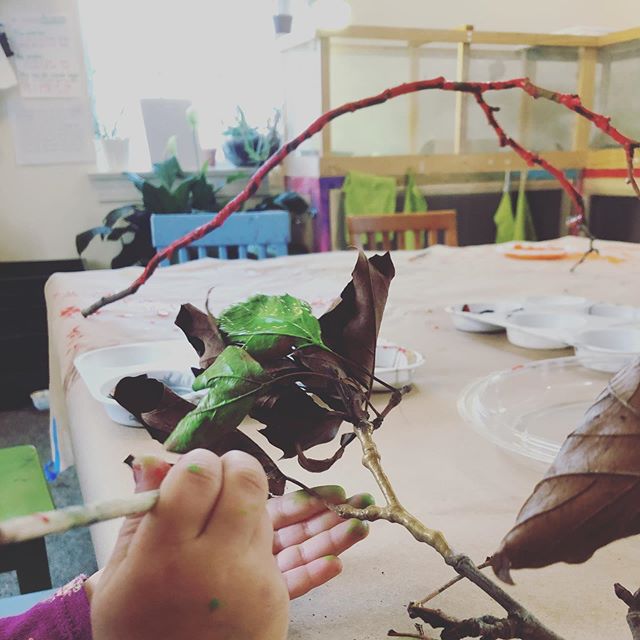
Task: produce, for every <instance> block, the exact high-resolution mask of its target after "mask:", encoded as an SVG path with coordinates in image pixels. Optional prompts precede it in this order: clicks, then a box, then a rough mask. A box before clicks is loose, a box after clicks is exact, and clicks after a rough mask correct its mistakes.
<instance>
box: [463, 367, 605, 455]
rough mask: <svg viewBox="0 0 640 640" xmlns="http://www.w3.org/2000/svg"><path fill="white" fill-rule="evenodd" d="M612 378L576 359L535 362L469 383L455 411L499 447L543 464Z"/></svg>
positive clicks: (556, 450) (555, 451) (553, 453)
mask: <svg viewBox="0 0 640 640" xmlns="http://www.w3.org/2000/svg"><path fill="white" fill-rule="evenodd" d="M611 375H612V374H611V373H604V372H601V371H595V370H594V369H592V368H587V367H585V366H583V364H582V363H581V362H579V361H578V358H554V359H552V360H539V361H536V362H531V363H529V364H525V365H519V366H516V367H513V368H512V369H508V370H505V371H499V372H497V373H493V374H491V375H489V376H487V377H486V378H483V379H481V380H477V381H475V382H473V383H472V384H470V385H469V386H467V387H466V388H465V389H464V390H463V391H462V393H461V394H460V397H459V398H458V411H459V412H460V415H462V417H463V418H464V419H465V420H466V421H467V422H469V424H470V425H471V426H472V427H473V429H474V430H475V431H477V432H478V433H480V434H481V435H483V436H484V437H485V438H487V439H488V440H490V441H491V442H493V443H495V444H497V445H498V446H499V447H501V448H502V449H505V450H507V451H511V452H513V453H517V454H520V455H522V456H525V457H527V458H530V459H532V460H537V461H539V462H544V463H547V464H548V463H550V462H552V461H553V459H554V458H555V456H556V454H557V453H558V450H559V449H560V446H561V445H562V443H563V441H564V439H565V438H566V437H567V436H568V435H569V433H571V432H572V431H573V430H574V429H576V428H577V427H578V426H579V424H580V422H581V421H582V417H583V415H584V413H585V411H586V410H587V409H588V408H589V407H590V406H591V405H592V404H593V402H594V401H595V399H596V398H597V397H598V395H599V394H600V392H601V391H602V390H603V389H604V388H605V387H606V386H607V382H608V381H609V379H610V378H611Z"/></svg>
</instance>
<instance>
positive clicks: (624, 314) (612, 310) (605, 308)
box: [589, 302, 640, 320]
mask: <svg viewBox="0 0 640 640" xmlns="http://www.w3.org/2000/svg"><path fill="white" fill-rule="evenodd" d="M589 314H590V315H592V316H599V317H601V318H620V319H621V320H634V319H635V318H638V319H640V309H636V307H630V306H628V305H623V304H609V303H607V302H600V303H598V304H592V305H591V306H590V307H589Z"/></svg>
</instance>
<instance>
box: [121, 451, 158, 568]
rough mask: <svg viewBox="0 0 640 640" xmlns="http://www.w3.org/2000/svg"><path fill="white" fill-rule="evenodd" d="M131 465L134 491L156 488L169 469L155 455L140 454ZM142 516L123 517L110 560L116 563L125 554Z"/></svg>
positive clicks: (140, 491)
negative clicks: (134, 484)
mask: <svg viewBox="0 0 640 640" xmlns="http://www.w3.org/2000/svg"><path fill="white" fill-rule="evenodd" d="M131 466H132V469H133V479H134V481H135V483H136V488H135V492H136V493H142V492H143V491H151V490H152V489H157V488H158V487H159V486H160V484H161V483H162V480H163V479H164V477H165V476H166V475H167V473H168V472H169V469H171V465H170V464H168V463H167V462H164V460H161V459H160V458H156V457H155V456H140V457H138V458H136V459H135V460H134V461H133V464H132V465H131ZM143 517H144V514H140V515H135V516H129V517H128V518H125V521H124V523H123V525H122V527H121V529H120V533H119V534H118V539H117V540H116V544H115V547H114V549H113V552H112V554H111V560H110V561H111V562H113V563H115V564H117V563H119V562H120V561H121V560H122V559H123V558H124V557H125V556H126V555H127V550H128V548H129V544H130V543H131V539H132V538H133V535H134V534H135V532H136V531H137V530H138V526H139V525H140V521H141V520H142V518H143Z"/></svg>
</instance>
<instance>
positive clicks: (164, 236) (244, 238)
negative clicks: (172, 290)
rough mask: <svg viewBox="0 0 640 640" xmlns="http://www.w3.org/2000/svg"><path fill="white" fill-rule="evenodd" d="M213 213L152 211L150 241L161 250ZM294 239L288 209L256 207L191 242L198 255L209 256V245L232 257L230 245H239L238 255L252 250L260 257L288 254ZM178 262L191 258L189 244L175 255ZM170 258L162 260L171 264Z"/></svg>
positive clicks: (225, 258) (219, 255)
mask: <svg viewBox="0 0 640 640" xmlns="http://www.w3.org/2000/svg"><path fill="white" fill-rule="evenodd" d="M214 215H215V214H212V213H154V214H152V215H151V242H152V244H153V246H154V247H155V249H156V251H160V250H162V249H164V248H165V247H167V246H168V245H170V244H171V243H172V242H174V241H175V240H177V239H178V238H180V237H182V236H183V235H185V234H187V233H189V232H191V231H193V230H194V229H195V228H197V227H199V226H201V225H203V224H206V223H207V222H209V221H210V220H211V219H212V218H213V217H214ZM290 240H291V224H290V219H289V212H288V211H255V212H251V211H249V212H246V213H234V214H232V215H231V216H230V217H229V218H228V219H227V220H226V222H225V223H224V224H223V225H222V226H221V227H220V228H219V229H215V230H214V231H211V232H210V233H208V234H207V235H206V236H204V237H203V238H200V240H196V241H195V242H193V243H192V244H191V245H190V248H191V247H195V249H196V259H197V258H206V257H207V248H209V247H215V248H217V251H218V258H220V259H221V260H228V259H229V249H231V248H236V249H237V254H238V258H247V256H248V254H249V252H251V253H254V254H255V255H256V257H257V258H258V260H262V259H264V258H268V257H275V256H286V255H287V243H288V242H289V241H290ZM175 258H176V260H177V262H178V263H182V262H188V261H189V259H190V256H189V252H188V250H187V248H184V249H179V250H178V251H177V252H176V256H175ZM168 264H169V262H168V261H167V260H165V261H163V262H162V265H163V266H166V265H168Z"/></svg>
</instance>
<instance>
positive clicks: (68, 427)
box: [46, 238, 640, 640]
mask: <svg viewBox="0 0 640 640" xmlns="http://www.w3.org/2000/svg"><path fill="white" fill-rule="evenodd" d="M557 242H559V243H560V244H564V245H568V246H569V247H570V248H571V249H572V250H575V251H576V252H578V251H581V250H582V249H583V248H584V247H585V246H586V244H585V242H584V241H583V240H581V239H578V238H565V239H562V240H559V241H557ZM599 246H600V247H601V248H602V249H603V251H604V252H605V253H607V254H610V255H612V256H617V257H618V258H621V259H622V261H617V260H614V259H611V260H609V259H604V258H598V259H593V260H588V261H587V262H585V263H584V264H583V265H581V266H580V267H579V268H578V270H577V271H576V272H575V273H570V271H569V267H570V266H571V264H572V263H571V262H570V261H566V260H560V261H548V262H546V261H545V262H542V261H540V262H537V261H536V262H534V261H521V260H513V259H509V258H506V257H504V256H502V255H500V254H499V253H498V252H497V251H496V249H495V247H494V246H476V247H465V248H450V247H443V246H436V247H433V248H431V249H429V250H428V251H427V252H426V253H424V255H423V254H422V253H421V252H411V251H407V252H396V253H394V256H393V258H394V262H395V264H396V269H397V275H396V278H395V280H394V282H393V283H392V286H391V292H390V296H389V302H388V305H387V311H386V313H385V317H384V321H383V325H382V331H381V335H382V336H383V337H385V338H387V339H389V340H391V341H394V342H396V343H398V344H401V345H404V346H407V347H410V348H413V349H415V350H417V351H419V352H421V353H423V354H424V356H425V357H426V360H427V362H426V365H425V366H424V367H423V368H422V369H420V370H418V372H417V375H416V379H415V382H416V388H415V390H414V391H413V392H412V393H411V394H409V395H408V396H407V397H405V399H404V400H403V402H402V403H401V404H400V405H399V406H398V407H397V408H396V409H394V410H393V411H392V412H391V414H390V415H389V416H388V418H387V420H386V421H385V424H384V426H383V428H382V429H380V431H379V432H377V434H376V435H377V441H378V443H379V447H380V450H381V453H382V457H383V464H384V466H385V468H386V469H387V471H388V473H389V475H390V476H391V478H392V480H393V483H394V486H395V488H396V490H397V492H398V494H399V497H400V499H401V500H402V501H403V502H404V503H405V505H406V506H407V507H408V508H409V509H410V510H411V511H413V512H414V513H415V514H416V515H417V516H418V517H419V518H421V519H423V520H424V522H425V523H426V524H428V525H429V526H432V527H434V528H438V529H441V530H442V531H444V532H445V534H446V535H447V537H448V540H449V542H450V544H451V545H452V546H453V547H454V548H455V549H456V550H458V551H465V552H466V553H468V554H469V555H470V556H471V557H473V558H475V559H476V560H477V561H478V562H479V561H481V560H483V559H484V558H485V557H486V556H487V555H488V554H490V553H491V552H493V551H494V550H495V548H496V547H497V545H498V543H499V541H500V540H501V538H502V536H503V535H504V534H505V533H506V532H507V531H508V529H509V528H510V527H511V525H512V524H513V521H514V518H515V515H516V513H517V511H518V509H519V508H520V506H521V505H522V503H523V502H524V500H525V498H526V497H527V496H528V495H529V493H530V491H531V489H532V488H533V486H534V484H535V483H536V481H537V480H538V479H539V478H540V476H541V475H542V473H543V471H544V469H541V468H540V467H536V466H532V465H530V464H527V463H526V462H525V461H523V460H521V459H518V458H516V457H514V456H513V455H511V454H507V453H504V452H502V451H501V450H499V449H497V448H496V447H495V446H494V445H492V444H490V443H489V442H488V441H485V440H484V439H482V438H481V437H480V436H478V435H477V434H476V433H474V432H473V431H471V429H470V428H469V427H468V426H467V425H466V424H464V423H463V420H462V419H461V418H460V416H459V415H458V412H457V409H456V400H457V398H458V396H459V394H460V392H461V391H462V389H463V388H464V387H465V386H466V385H467V384H468V383H469V382H471V381H472V380H474V379H475V378H478V377H482V376H486V375H487V374H489V373H490V372H492V371H496V370H500V369H506V368H510V367H512V366H514V365H516V364H520V363H524V362H527V361H529V360H531V359H540V358H548V357H559V356H563V355H571V352H570V351H569V350H566V351H553V352H550V351H527V350H524V349H521V348H518V347H515V346H512V345H510V344H509V343H508V342H507V341H506V338H505V337H504V335H503V334H498V335H477V334H467V333H462V332H458V331H456V330H455V329H454V328H453V326H452V324H451V322H450V319H449V318H448V317H447V315H446V313H445V312H444V307H445V305H448V304H454V303H460V302H477V301H486V300H491V299H495V298H496V297H506V296H514V295H542V294H556V293H557V294H559V293H568V294H574V295H581V296H587V297H590V298H593V299H597V300H602V301H608V302H617V303H626V304H635V305H639V304H640V289H639V288H638V286H637V274H638V272H639V271H638V267H640V247H638V246H636V245H631V244H625V243H611V242H600V243H599ZM418 256H420V257H418ZM355 257H356V256H355V253H352V252H343V253H325V254H315V255H309V256H289V257H286V258H277V259H273V260H263V261H253V262H249V261H228V262H220V261H216V260H201V261H197V262H192V263H187V264H183V265H177V266H174V267H169V268H165V269H161V270H159V271H158V272H157V273H156V275H155V276H154V277H153V278H152V279H151V280H150V281H149V283H148V284H147V285H145V286H144V287H143V288H142V289H141V290H140V291H139V292H138V293H137V294H136V295H135V296H133V297H130V298H128V299H126V300H123V301H121V302H118V303H116V304H113V305H111V306H110V307H107V308H105V309H103V310H102V311H101V312H100V313H99V314H96V315H94V316H92V317H90V318H88V319H84V318H82V317H81V315H80V313H79V309H80V308H82V307H84V306H86V305H87V304H88V303H90V302H93V301H94V300H95V299H96V298H97V297H98V296H100V295H102V294H104V293H107V292H112V291H115V290H119V289H121V288H124V287H125V286H126V285H128V284H129V282H130V281H131V280H132V279H133V277H134V276H136V275H137V274H138V273H139V269H137V268H127V269H122V270H119V271H95V272H87V273H68V274H56V275H55V276H53V277H52V278H51V279H50V280H49V282H48V283H47V287H46V298H47V306H48V321H49V332H50V334H49V335H50V359H51V400H52V411H53V414H54V415H55V417H56V418H57V420H58V424H59V426H60V429H61V436H62V446H63V452H62V453H63V458H64V460H65V461H66V462H67V463H69V462H71V461H72V459H73V457H75V464H76V467H77V471H78V476H79V479H80V484H81V487H82V492H83V496H84V498H85V500H87V501H92V500H102V499H106V498H110V497H115V496H119V495H122V494H126V493H128V492H129V491H131V487H132V482H131V478H130V471H129V470H128V469H127V468H126V467H125V466H124V465H123V464H122V460H124V458H125V457H126V456H127V455H128V454H130V453H134V454H135V453H140V452H152V451H157V450H159V449H160V445H158V443H154V442H152V441H151V440H150V439H149V437H148V436H147V434H146V432H144V431H143V430H140V429H132V428H127V427H122V426H119V425H116V424H114V423H113V422H111V421H110V420H109V419H108V418H107V416H106V414H105V413H104V412H103V411H102V409H101V407H100V406H99V405H98V404H97V403H96V402H95V401H94V400H93V399H92V398H91V396H90V395H89V393H88V391H87V389H86V387H85V385H84V383H83V382H82V381H81V380H79V379H78V376H77V374H76V373H75V372H74V369H73V358H74V357H75V356H76V355H78V354H79V353H82V352H84V351H87V350H89V349H95V348H98V347H102V346H107V345H112V344H121V343H127V342H137V341H145V340H160V339H167V338H172V337H175V338H178V337H180V336H181V333H180V332H179V330H178V329H177V328H176V327H174V326H173V319H174V317H175V314H176V312H177V310H178V307H179V304H180V303H183V302H191V303H193V304H196V305H197V306H200V307H201V308H202V307H203V305H204V300H205V297H206V294H207V291H208V289H209V288H210V287H213V290H212V293H211V303H212V307H213V311H214V313H215V312H216V311H219V310H220V309H222V308H223V307H225V306H227V305H228V304H229V303H231V302H235V301H239V300H242V299H244V298H245V297H247V296H248V295H250V294H253V293H258V292H261V293H267V294H275V293H283V292H287V293H290V294H291V295H294V296H299V297H302V298H304V299H306V300H308V301H309V302H311V303H312V305H313V307H314V310H318V311H320V310H321V309H322V308H323V307H325V306H326V305H327V304H328V303H329V302H330V301H331V300H332V299H333V298H334V297H335V296H337V295H338V294H339V292H340V291H341V289H342V287H343V286H344V284H345V283H346V282H347V281H348V279H349V274H350V272H351V269H352V267H353V265H354V263H355ZM380 400H381V401H382V400H383V399H380ZM256 437H258V438H259V437H260V436H256ZM359 458H360V455H359V451H358V448H357V447H356V446H351V447H350V448H349V449H348V450H347V453H346V454H345V456H344V458H343V459H342V460H341V461H340V462H338V463H337V464H336V465H335V466H334V467H333V468H332V469H331V470H330V471H328V472H326V473H324V474H321V475H312V474H309V473H306V472H303V471H302V470H300V469H298V467H297V465H296V464H295V463H293V462H291V461H285V462H284V463H283V465H282V466H283V469H284V471H285V473H287V474H290V475H294V476H297V477H299V478H300V479H301V480H303V481H304V482H308V483H314V484H322V483H327V482H329V483H340V484H343V485H344V486H345V488H346V489H347V491H348V492H351V493H353V492H356V491H363V490H368V491H371V492H372V493H374V495H376V497H377V498H378V500H381V496H380V494H379V492H378V491H377V487H376V486H375V483H374V481H373V479H372V478H371V477H370V476H369V475H368V472H367V471H366V470H365V469H364V468H362V467H361V465H360V459H359ZM118 527H119V524H118V523H117V522H110V523H102V524H99V525H96V526H94V527H93V528H92V536H93V541H94V545H95V549H96V555H97V558H98V563H99V564H100V565H102V564H104V562H105V561H106V559H107V558H108V554H109V552H110V549H111V546H112V544H113V541H114V539H115V536H116V535H117V531H118ZM638 559H639V554H638V542H637V540H634V539H627V540H623V541H619V542H616V543H614V544H613V545H610V546H609V547H607V548H605V549H603V550H601V551H599V552H598V553H597V554H596V555H595V557H594V558H593V559H592V560H591V561H590V562H588V563H587V564H584V565H578V566H571V567H569V566H565V565H562V566H560V565H557V566H553V567H550V568H547V569H544V570H537V571H518V572H515V574H514V577H515V579H516V582H517V586H516V587H515V588H514V589H512V592H513V594H514V595H515V596H516V597H517V598H520V599H521V600H522V602H523V603H524V604H525V605H526V606H528V607H530V609H531V610H532V611H533V612H534V613H536V614H537V615H538V616H539V617H540V618H541V619H542V620H543V621H544V622H546V623H547V624H548V625H549V626H550V627H551V628H553V629H554V630H555V631H557V632H558V633H560V634H562V635H563V636H564V637H565V638H567V639H569V638H580V640H601V639H602V638H622V637H627V636H628V629H627V627H626V623H625V620H624V617H625V613H626V608H625V606H624V605H623V604H622V603H621V602H620V601H619V600H617V599H616V598H615V596H614V595H613V590H612V585H613V583H614V582H616V581H619V582H621V583H622V584H625V585H626V586H627V587H628V588H631V589H636V588H637V587H638V586H640V585H639V584H638V582H639V580H638V571H637V561H638ZM450 577H451V572H450V570H449V569H448V568H447V567H446V566H444V564H443V562H442V561H441V559H440V557H439V556H437V555H436V553H435V552H434V551H432V550H431V549H430V548H427V547H422V546H420V545H418V543H416V542H414V541H413V539H412V538H411V537H410V536H409V534H408V533H407V532H406V531H404V530H403V529H401V528H399V527H397V526H394V525H390V524H388V523H386V522H379V523H374V524H373V525H372V531H371V535H370V536H369V538H368V539H367V540H366V541H364V542H363V543H361V544H360V545H358V546H357V547H356V548H354V549H352V550H351V551H350V552H349V553H348V554H346V556H345V569H344V573H343V575H342V576H340V577H339V578H338V579H336V580H334V581H333V582H332V584H331V586H330V587H326V586H325V587H323V588H320V589H318V590H316V591H314V592H313V593H311V594H308V595H307V596H305V597H303V598H301V599H300V600H298V601H296V602H294V603H293V606H292V611H291V617H292V625H291V631H290V638H292V639H298V638H300V639H305V640H314V639H316V638H318V639H319V638H323V639H324V638H336V639H343V638H344V639H351V638H354V639H356V638H357V639H358V640H365V639H369V638H371V639H373V638H376V639H378V638H382V637H385V634H386V631H387V629H390V628H395V629H398V630H405V631H409V630H411V629H412V624H411V622H410V621H409V620H408V618H407V616H406V614H405V613H404V606H405V605H406V604H407V603H408V602H409V601H410V600H412V599H418V598H421V597H423V596H424V595H425V594H426V593H428V592H430V591H431V590H432V589H434V588H436V587H438V586H440V585H441V584H443V583H444V582H446V581H447V580H448V579H449V578H450ZM433 605H434V606H437V607H440V608H442V609H444V610H445V611H447V612H448V613H450V614H452V615H458V616H462V617H467V616H474V615H480V614H482V613H493V614H497V615H501V614H502V611H501V610H500V609H499V608H498V607H497V606H495V605H494V603H493V602H491V601H489V600H488V599H487V598H486V597H485V596H484V594H482V593H481V592H480V591H478V590H477V589H476V588H474V587H472V586H471V585H469V584H466V583H460V584H458V585H456V586H455V587H453V588H452V589H449V590H448V591H447V592H446V593H444V594H443V595H442V596H440V597H439V598H438V599H437V600H435V601H434V602H433Z"/></svg>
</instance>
